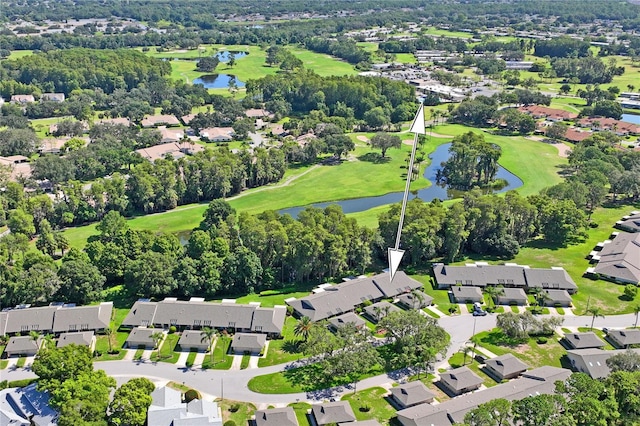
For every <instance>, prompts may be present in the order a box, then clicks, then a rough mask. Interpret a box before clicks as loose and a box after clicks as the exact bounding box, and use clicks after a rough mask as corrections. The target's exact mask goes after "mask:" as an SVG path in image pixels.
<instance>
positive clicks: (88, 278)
mask: <svg viewBox="0 0 640 426" xmlns="http://www.w3.org/2000/svg"><path fill="white" fill-rule="evenodd" d="M74 250H75V249H73V250H71V251H70V252H69V253H67V256H65V257H64V258H63V259H62V266H60V270H59V271H58V277H60V280H61V281H62V283H61V285H60V289H59V290H58V293H57V297H59V299H60V300H62V301H65V302H73V303H79V304H83V305H84V304H87V303H89V302H92V301H94V300H98V297H99V295H100V292H101V291H102V288H103V286H104V283H105V281H106V278H105V277H104V275H102V274H101V273H100V271H99V270H98V268H96V267H95V266H93V264H91V262H90V260H89V257H88V256H87V255H86V254H84V253H81V255H80V256H78V257H75V256H74V255H73V252H74Z"/></svg>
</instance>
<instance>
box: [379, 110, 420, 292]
mask: <svg viewBox="0 0 640 426" xmlns="http://www.w3.org/2000/svg"><path fill="white" fill-rule="evenodd" d="M409 131H410V132H412V133H413V146H412V147H411V159H410V160H409V168H408V169H407V184H406V185H405V187H404V196H403V197H402V210H401V211H400V222H399V223H398V233H397V234H396V245H395V247H389V249H388V250H387V254H388V256H389V274H390V275H391V279H390V280H389V281H393V277H394V276H395V275H396V272H397V271H398V266H400V262H401V261H402V256H403V255H404V250H401V249H400V236H401V235H402V224H403V223H404V213H405V210H406V209H407V200H408V199H409V187H410V186H411V175H412V174H413V161H414V160H415V158H416V147H417V146H418V135H424V134H426V131H425V125H424V105H423V104H420V108H418V112H417V113H416V117H415V118H414V119H413V123H412V124H411V128H409Z"/></svg>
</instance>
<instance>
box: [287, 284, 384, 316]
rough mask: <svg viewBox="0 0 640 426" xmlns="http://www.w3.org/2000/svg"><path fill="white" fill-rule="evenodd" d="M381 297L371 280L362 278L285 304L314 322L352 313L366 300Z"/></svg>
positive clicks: (382, 295)
mask: <svg viewBox="0 0 640 426" xmlns="http://www.w3.org/2000/svg"><path fill="white" fill-rule="evenodd" d="M382 297H384V294H382V292H381V291H380V289H379V288H378V287H377V286H376V285H375V284H374V282H373V280H372V279H371V278H362V279H357V280H351V281H347V282H344V283H342V284H338V285H334V286H329V287H326V288H324V290H323V291H318V292H317V293H314V294H311V295H309V296H306V297H303V298H300V299H296V300H291V301H288V302H287V304H288V305H290V306H292V307H293V309H295V311H296V312H297V313H298V314H299V315H300V316H307V317H309V318H311V320H312V321H314V322H315V321H320V320H323V319H326V318H330V317H333V316H336V315H341V314H343V313H345V312H349V311H352V310H353V309H354V308H355V307H356V306H358V305H360V304H362V303H363V302H365V301H366V300H377V299H381V298H382Z"/></svg>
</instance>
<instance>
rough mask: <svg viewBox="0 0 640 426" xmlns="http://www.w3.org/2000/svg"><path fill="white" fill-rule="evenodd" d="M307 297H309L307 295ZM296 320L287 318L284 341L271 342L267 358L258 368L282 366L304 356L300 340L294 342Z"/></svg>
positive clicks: (263, 359) (261, 359)
mask: <svg viewBox="0 0 640 426" xmlns="http://www.w3.org/2000/svg"><path fill="white" fill-rule="evenodd" d="M305 295H308V293H306V294H305ZM296 323H297V321H296V319H295V318H293V317H289V316H288V317H287V318H286V320H285V323H284V328H283V330H282V335H283V336H284V337H283V338H282V339H275V340H274V339H272V340H270V341H269V349H268V350H267V356H266V357H264V358H260V359H259V360H258V367H268V366H270V365H277V364H282V363H285V362H291V361H295V360H297V359H300V358H301V357H302V356H303V355H302V353H300V352H299V350H298V343H300V340H293V337H294V333H293V329H294V328H295V326H296Z"/></svg>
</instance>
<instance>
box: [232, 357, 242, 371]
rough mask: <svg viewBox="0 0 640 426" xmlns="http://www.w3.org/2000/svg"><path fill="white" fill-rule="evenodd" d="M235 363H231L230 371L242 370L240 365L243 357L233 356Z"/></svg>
mask: <svg viewBox="0 0 640 426" xmlns="http://www.w3.org/2000/svg"><path fill="white" fill-rule="evenodd" d="M232 356H233V361H232V362H231V367H230V368H229V370H240V365H241V364H242V355H232Z"/></svg>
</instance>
